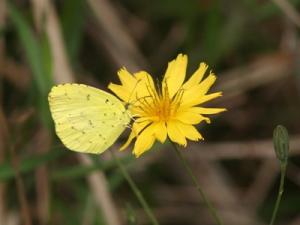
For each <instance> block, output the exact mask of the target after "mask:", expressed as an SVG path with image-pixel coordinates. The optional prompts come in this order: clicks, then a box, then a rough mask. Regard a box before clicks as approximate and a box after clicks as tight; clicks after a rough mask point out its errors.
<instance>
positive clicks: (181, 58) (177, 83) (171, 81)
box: [162, 54, 188, 98]
mask: <svg viewBox="0 0 300 225" xmlns="http://www.w3.org/2000/svg"><path fill="white" fill-rule="evenodd" d="M187 61H188V58H187V56H186V55H182V54H179V55H178V56H177V58H176V59H175V60H173V61H171V62H169V64H168V68H167V71H166V73H165V76H164V79H163V82H162V90H166V88H167V89H168V94H169V97H170V98H172V97H173V96H174V95H175V94H176V92H177V91H178V90H179V88H180V87H181V86H182V84H183V81H184V79H185V73H186V67H187Z"/></svg>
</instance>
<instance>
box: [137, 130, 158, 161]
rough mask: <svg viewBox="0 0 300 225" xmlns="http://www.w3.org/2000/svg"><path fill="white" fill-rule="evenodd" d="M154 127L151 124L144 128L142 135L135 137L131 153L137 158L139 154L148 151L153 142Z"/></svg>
mask: <svg viewBox="0 0 300 225" xmlns="http://www.w3.org/2000/svg"><path fill="white" fill-rule="evenodd" d="M155 127H156V126H155V125H153V124H151V125H149V126H148V127H146V128H145V129H144V130H143V131H142V133H140V135H139V136H138V137H137V139H136V142H135V144H134V149H133V153H134V154H135V156H136V157H139V156H140V155H141V154H143V153H144V152H146V151H147V150H149V149H150V148H151V147H152V145H153V144H154V141H155V135H154V132H155Z"/></svg>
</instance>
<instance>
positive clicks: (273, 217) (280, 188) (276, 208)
mask: <svg viewBox="0 0 300 225" xmlns="http://www.w3.org/2000/svg"><path fill="white" fill-rule="evenodd" d="M280 167H281V170H280V171H281V172H280V184H279V189H278V194H277V199H276V203H275V206H274V209H273V213H272V217H271V221H270V225H273V224H274V222H275V219H276V216H277V212H278V209H279V205H280V202H281V198H282V194H283V192H284V179H285V172H286V164H281V165H280Z"/></svg>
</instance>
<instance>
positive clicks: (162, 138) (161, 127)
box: [154, 122, 167, 143]
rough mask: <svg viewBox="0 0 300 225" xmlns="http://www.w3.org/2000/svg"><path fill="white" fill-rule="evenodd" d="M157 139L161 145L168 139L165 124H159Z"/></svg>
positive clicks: (157, 124) (156, 129) (156, 132)
mask: <svg viewBox="0 0 300 225" xmlns="http://www.w3.org/2000/svg"><path fill="white" fill-rule="evenodd" d="M154 135H155V137H156V139H158V140H159V141H160V142H161V143H164V142H165V141H166V139H167V127H166V124H165V122H157V123H156V128H155V133H154Z"/></svg>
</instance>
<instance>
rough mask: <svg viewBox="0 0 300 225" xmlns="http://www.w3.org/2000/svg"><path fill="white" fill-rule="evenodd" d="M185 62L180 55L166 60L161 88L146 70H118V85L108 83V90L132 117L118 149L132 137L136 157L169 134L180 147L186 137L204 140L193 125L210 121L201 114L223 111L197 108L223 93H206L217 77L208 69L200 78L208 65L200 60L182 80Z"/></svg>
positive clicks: (184, 58)
mask: <svg viewBox="0 0 300 225" xmlns="http://www.w3.org/2000/svg"><path fill="white" fill-rule="evenodd" d="M187 61H188V59H187V56H186V55H182V54H179V55H178V56H177V58H176V59H175V60H173V61H171V62H169V64H168V68H167V71H166V73H165V76H164V78H163V81H162V84H161V87H156V86H155V84H154V82H153V79H152V77H151V76H150V75H149V74H148V73H147V72H145V71H141V72H138V73H135V74H130V73H129V72H128V71H127V70H126V69H125V68H122V69H121V70H120V71H119V72H118V76H119V78H120V81H121V85H117V84H112V83H111V84H109V86H108V88H109V89H110V90H111V91H113V92H114V93H115V94H116V95H117V96H118V97H119V98H121V99H122V100H123V101H124V102H125V103H129V110H130V112H131V114H132V116H133V117H134V123H133V125H132V131H131V133H130V135H129V138H128V140H127V142H126V143H125V144H124V145H123V146H122V147H121V150H123V149H125V148H127V147H128V145H129V144H130V143H131V142H132V140H133V139H134V138H136V142H135V145H134V149H133V153H134V154H135V155H136V156H137V157H138V156H140V155H141V154H142V153H144V152H145V151H147V150H149V149H150V148H151V147H152V145H153V144H154V142H155V140H158V141H160V142H161V143H163V142H165V140H166V138H167V137H169V138H170V139H171V141H173V142H175V143H177V144H179V145H182V146H186V145H187V139H188V140H192V141H199V140H203V137H202V135H201V134H200V133H199V132H198V131H197V129H196V128H195V125H197V124H199V123H200V122H202V121H205V122H207V123H210V120H209V118H208V117H205V116H204V115H207V114H216V113H219V112H223V111H225V109H224V108H204V107H200V105H201V104H202V103H205V102H207V101H209V100H212V99H214V98H217V97H219V96H221V95H222V93H221V92H215V93H211V94H207V92H208V90H209V88H210V87H211V86H212V85H213V83H214V82H215V80H216V76H215V75H214V74H213V73H212V72H210V73H209V75H208V76H207V77H206V78H204V79H203V77H204V74H205V72H206V71H207V68H208V66H207V65H206V64H205V63H200V65H199V68H198V69H197V70H196V72H194V74H193V75H192V76H191V77H190V78H189V79H188V80H187V81H186V82H185V83H184V80H185V76H186V67H187Z"/></svg>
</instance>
